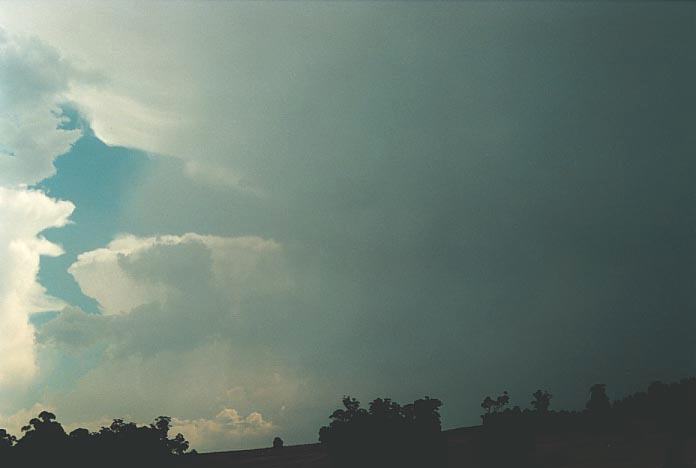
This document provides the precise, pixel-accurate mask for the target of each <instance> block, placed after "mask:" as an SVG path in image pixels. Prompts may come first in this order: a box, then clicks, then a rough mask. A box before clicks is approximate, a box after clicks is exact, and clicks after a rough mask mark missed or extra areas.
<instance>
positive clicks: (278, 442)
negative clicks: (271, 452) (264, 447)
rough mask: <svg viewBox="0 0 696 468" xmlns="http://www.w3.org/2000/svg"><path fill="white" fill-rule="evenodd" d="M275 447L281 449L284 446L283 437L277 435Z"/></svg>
mask: <svg viewBox="0 0 696 468" xmlns="http://www.w3.org/2000/svg"><path fill="white" fill-rule="evenodd" d="M273 448H274V449H276V450H280V449H282V448H283V439H281V438H280V437H275V438H274V439H273Z"/></svg>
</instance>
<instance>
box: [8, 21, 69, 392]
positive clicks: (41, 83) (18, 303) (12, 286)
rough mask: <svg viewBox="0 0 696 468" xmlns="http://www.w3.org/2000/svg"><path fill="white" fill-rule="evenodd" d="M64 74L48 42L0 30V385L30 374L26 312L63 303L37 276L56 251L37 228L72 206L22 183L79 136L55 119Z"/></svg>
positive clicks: (58, 221)
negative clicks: (42, 260) (44, 257)
mask: <svg viewBox="0 0 696 468" xmlns="http://www.w3.org/2000/svg"><path fill="white" fill-rule="evenodd" d="M70 75H71V69H70V66H69V65H68V64H67V63H66V62H65V61H64V60H63V59H62V58H61V56H60V55H59V54H58V52H56V51H55V50H54V49H52V48H51V47H49V46H47V45H46V44H44V43H42V42H40V41H39V40H37V39H33V38H27V37H17V36H12V35H10V34H8V33H6V32H4V31H3V30H2V29H0V389H3V388H5V387H7V386H8V385H10V384H12V385H14V384H17V383H22V382H26V381H28V379H30V378H31V377H32V376H33V375H34V374H35V373H36V363H35V349H34V329H33V327H32V326H31V324H30V323H29V317H30V315H31V314H32V313H35V312H39V311H46V310H57V309H60V308H62V307H63V306H64V304H63V303H62V302H61V301H59V300H57V299H55V298H53V297H50V296H49V295H48V294H47V293H46V291H45V289H44V288H43V287H42V286H41V285H40V284H39V283H38V281H37V274H38V272H39V260H40V257H41V256H42V255H49V256H56V255H60V254H61V253H62V250H61V249H60V247H59V246H57V245H55V244H52V243H51V242H48V241H47V240H46V239H44V238H43V237H41V236H40V233H41V232H42V231H43V230H45V229H48V228H55V227H61V226H64V225H65V224H66V223H67V222H68V218H69V216H70V214H71V213H72V211H73V209H74V206H73V204H72V203H70V202H66V201H58V200H54V199H52V198H50V197H48V196H47V195H46V194H44V193H43V192H41V191H39V190H29V189H27V187H28V186H30V185H32V184H35V183H37V182H39V181H41V180H43V179H45V178H46V177H49V176H51V175H52V174H53V173H54V172H55V168H54V167H53V161H54V159H55V158H56V157H57V156H59V155H61V154H62V153H65V152H66V151H67V150H68V149H69V148H70V145H71V144H72V143H73V142H74V141H75V140H76V139H77V138H78V137H79V135H80V132H79V130H68V129H65V128H63V125H62V124H63V123H64V119H63V117H61V109H60V105H61V103H62V102H64V100H65V93H66V91H67V90H68V87H69V81H70Z"/></svg>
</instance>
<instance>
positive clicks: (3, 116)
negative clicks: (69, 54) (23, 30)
mask: <svg viewBox="0 0 696 468" xmlns="http://www.w3.org/2000/svg"><path fill="white" fill-rule="evenodd" d="M77 75H78V74H77V73H76V72H75V71H74V70H73V69H72V68H71V67H70V66H69V65H68V64H67V63H66V62H65V61H64V60H63V58H61V56H60V55H59V54H58V52H57V51H56V50H55V49H52V48H51V47H49V46H47V45H46V44H45V43H43V42H41V41H39V40H37V39H35V38H24V37H17V36H12V35H9V34H7V33H3V32H2V30H0V108H2V112H0V186H18V185H31V184H34V183H36V182H39V181H41V180H43V179H45V178H46V177H49V176H51V175H52V174H53V173H54V172H55V168H54V167H53V160H54V159H55V158H56V157H57V156H59V155H61V154H63V153H65V152H66V151H67V150H68V149H69V148H70V145H72V143H73V142H74V141H75V140H76V139H77V138H78V137H79V135H80V131H79V130H66V129H63V128H60V127H61V124H63V123H64V118H63V117H61V113H62V112H61V109H60V105H61V104H62V103H63V102H65V99H66V93H67V91H68V90H69V83H70V80H71V79H72V77H74V76H77Z"/></svg>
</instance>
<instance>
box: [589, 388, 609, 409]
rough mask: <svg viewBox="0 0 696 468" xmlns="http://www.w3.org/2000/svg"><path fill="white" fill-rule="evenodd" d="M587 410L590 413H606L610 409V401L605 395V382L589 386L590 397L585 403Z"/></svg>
mask: <svg viewBox="0 0 696 468" xmlns="http://www.w3.org/2000/svg"><path fill="white" fill-rule="evenodd" d="M585 408H587V411H589V412H590V413H592V414H606V413H608V412H609V410H610V409H611V402H610V401H609V397H608V396H607V386H606V384H594V385H593V386H592V387H590V399H589V400H588V401H587V404H586V405H585Z"/></svg>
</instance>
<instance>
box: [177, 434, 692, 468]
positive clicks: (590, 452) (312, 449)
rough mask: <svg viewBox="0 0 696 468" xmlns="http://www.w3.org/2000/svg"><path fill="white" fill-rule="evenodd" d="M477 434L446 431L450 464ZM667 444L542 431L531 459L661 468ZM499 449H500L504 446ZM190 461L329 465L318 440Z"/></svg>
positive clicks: (470, 462)
mask: <svg viewBox="0 0 696 468" xmlns="http://www.w3.org/2000/svg"><path fill="white" fill-rule="evenodd" d="M479 433H480V427H471V428H459V429H452V430H449V431H445V434H446V436H447V439H448V449H449V466H450V467H451V468H455V467H456V468H466V467H471V468H479V467H482V466H483V464H482V463H481V460H480V459H479V458H480V454H479V452H478V450H477V449H476V438H477V437H478V434H479ZM671 447H672V444H671V442H670V438H669V437H667V436H664V435H659V434H653V435H644V436H640V437H637V436H631V437H624V436H611V437H609V436H607V437H591V436H587V435H571V436H563V437H561V436H558V437H553V436H546V437H540V438H538V439H537V443H536V458H537V462H538V466H539V467H541V468H662V467H663V466H664V464H665V460H666V456H667V453H668V452H670V451H671V452H675V450H671ZM500 449H501V450H505V447H501V448H500ZM676 452H680V453H682V455H683V456H684V458H685V459H686V460H688V461H691V462H693V461H696V441H695V440H689V441H687V442H686V444H685V445H683V446H682V447H681V448H679V449H677V450H676ZM191 466H195V467H200V468H208V467H210V468H217V467H220V468H221V467H237V466H239V467H249V468H251V467H254V468H281V467H282V468H285V467H288V468H329V467H330V466H331V464H330V462H329V460H328V456H327V454H326V453H325V452H324V450H323V449H322V447H321V446H320V445H319V444H308V445H296V446H288V447H284V448H283V449H281V450H278V451H276V450H273V449H270V448H267V449H258V450H242V451H234V452H217V453H206V454H200V455H198V456H197V457H195V459H193V460H192V464H191ZM687 466H688V465H687ZM693 466H696V464H694V465H693Z"/></svg>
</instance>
